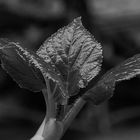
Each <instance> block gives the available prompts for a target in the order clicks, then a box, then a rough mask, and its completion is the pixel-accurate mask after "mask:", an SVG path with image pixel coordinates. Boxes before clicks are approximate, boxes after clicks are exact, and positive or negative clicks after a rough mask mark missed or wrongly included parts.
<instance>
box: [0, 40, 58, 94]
mask: <svg viewBox="0 0 140 140" xmlns="http://www.w3.org/2000/svg"><path fill="white" fill-rule="evenodd" d="M0 58H1V62H2V67H3V68H4V69H5V70H6V71H7V72H8V73H9V74H10V75H11V77H12V78H13V79H14V80H15V81H16V82H17V83H18V84H19V85H20V87H22V88H27V89H29V90H32V91H34V92H36V91H41V90H42V89H43V88H44V87H45V82H44V78H43V76H45V77H48V78H51V79H53V80H55V81H58V82H60V81H59V78H58V79H57V77H58V76H57V75H56V72H54V70H53V68H52V66H50V65H47V63H46V62H44V61H43V60H42V58H40V57H39V56H38V55H36V54H35V53H34V52H32V51H29V50H27V49H25V48H22V47H21V46H20V45H19V44H18V43H14V42H10V41H8V40H6V39H1V40H0ZM42 74H43V76H42Z"/></svg>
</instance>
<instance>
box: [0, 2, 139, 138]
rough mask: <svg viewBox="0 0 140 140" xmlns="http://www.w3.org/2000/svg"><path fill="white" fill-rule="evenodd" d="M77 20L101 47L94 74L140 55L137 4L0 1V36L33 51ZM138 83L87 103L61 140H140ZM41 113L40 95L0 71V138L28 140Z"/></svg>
mask: <svg viewBox="0 0 140 140" xmlns="http://www.w3.org/2000/svg"><path fill="white" fill-rule="evenodd" d="M78 16H81V17H82V21H83V24H84V26H85V27H86V28H87V29H88V30H89V31H90V32H91V33H92V34H93V35H94V36H95V38H96V40H98V42H100V43H101V44H102V46H103V56H104V61H103V65H102V70H101V72H100V74H99V76H101V75H102V74H103V73H105V72H106V71H107V70H109V69H110V68H112V67H114V66H116V65H117V64H119V63H120V62H122V61H123V60H125V59H127V58H129V57H131V56H133V55H134V54H136V53H140V1H139V0H0V38H3V37H6V38H9V39H11V40H13V41H17V42H20V44H21V45H22V46H23V47H24V46H25V47H28V48H30V49H32V50H35V51H36V50H37V49H38V48H39V46H40V45H41V44H42V43H43V41H44V40H45V39H46V38H47V37H49V36H50V35H51V34H52V33H54V32H56V31H57V30H58V29H59V28H61V27H63V26H64V25H67V24H68V23H69V22H71V21H72V20H73V19H74V18H75V17H78ZM92 82H94V80H93V81H92ZM139 85H140V77H139V76H137V77H135V78H133V79H131V80H129V81H124V82H121V83H119V84H117V85H116V89H115V94H114V96H113V98H111V99H110V100H109V101H106V102H104V103H102V104H101V105H99V106H93V105H91V104H90V103H88V104H86V106H85V107H84V108H83V109H82V110H81V112H80V114H79V115H78V116H77V118H76V119H75V120H74V122H73V123H72V125H71V127H70V128H69V130H68V131H67V132H66V134H65V135H64V137H63V138H62V140H71V139H73V140H125V139H126V140H139V139H140V86H139ZM90 86H92V83H90ZM81 92H82V91H81ZM44 114H45V103H44V99H43V96H42V94H41V93H32V92H30V91H28V90H25V89H20V88H19V87H18V85H17V84H16V83H15V82H14V81H13V80H12V79H11V77H10V76H9V75H7V74H6V72H5V71H3V70H2V68H1V67H0V139H1V140H10V139H13V140H27V139H29V138H30V137H32V136H33V135H34V133H35V132H36V130H37V128H38V127H39V125H40V123H41V121H42V120H43V117H44Z"/></svg>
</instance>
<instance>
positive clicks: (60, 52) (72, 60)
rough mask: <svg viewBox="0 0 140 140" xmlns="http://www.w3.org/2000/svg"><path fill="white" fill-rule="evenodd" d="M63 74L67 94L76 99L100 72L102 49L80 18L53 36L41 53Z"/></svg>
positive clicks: (46, 42)
mask: <svg viewBox="0 0 140 140" xmlns="http://www.w3.org/2000/svg"><path fill="white" fill-rule="evenodd" d="M37 54H38V55H39V56H40V57H42V58H43V59H44V60H45V61H46V62H47V63H48V62H51V64H52V65H55V67H56V69H57V70H58V71H59V72H60V74H61V75H62V77H61V80H62V81H63V85H64V87H65V91H66V92H65V95H66V96H72V95H74V94H76V93H77V90H78V89H79V88H83V87H85V86H86V85H87V84H88V82H89V81H90V80H92V79H93V78H94V77H95V76H96V75H97V74H98V72H99V71H100V66H101V62H102V48H101V45H100V44H99V43H97V41H95V39H94V37H93V36H92V35H91V34H90V33H89V32H88V31H87V30H86V29H85V28H84V27H83V25H82V23H81V19H80V18H77V19H75V20H74V21H73V22H72V23H70V24H69V25H68V26H66V27H64V28H62V29H60V30H58V31H57V32H56V33H55V34H53V35H52V36H51V37H49V38H48V39H47V40H46V41H45V43H44V44H43V45H42V46H41V47H40V49H39V50H38V51H37Z"/></svg>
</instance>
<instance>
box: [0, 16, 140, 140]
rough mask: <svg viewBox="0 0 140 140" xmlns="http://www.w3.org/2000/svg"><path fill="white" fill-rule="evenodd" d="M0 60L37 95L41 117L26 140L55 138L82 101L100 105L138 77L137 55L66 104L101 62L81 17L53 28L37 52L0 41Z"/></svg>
mask: <svg viewBox="0 0 140 140" xmlns="http://www.w3.org/2000/svg"><path fill="white" fill-rule="evenodd" d="M0 58H1V63H2V67H3V68H4V69H5V70H6V71H7V72H8V73H9V74H10V75H11V77H12V78H13V79H14V80H15V81H16V82H17V83H18V84H19V86H20V87H21V88H26V89H29V90H31V91H33V92H39V91H42V92H43V95H44V98H45V101H46V115H45V119H44V121H43V123H42V124H41V126H40V128H39V129H38V131H37V133H36V134H35V136H34V137H33V138H32V140H59V139H60V138H61V137H62V135H63V134H64V132H65V131H66V129H67V128H68V127H69V125H70V124H71V122H72V120H73V119H74V118H75V116H76V115H77V114H78V112H79V111H80V109H81V108H82V107H83V105H84V104H85V102H86V101H89V100H90V101H92V102H93V104H99V103H101V102H103V101H104V100H106V99H108V98H110V97H111V96H112V93H113V90H114V87H115V83H116V82H118V81H122V80H127V79H130V78H132V77H134V76H136V75H137V74H139V73H140V55H136V56H134V57H132V58H130V59H128V60H126V61H125V62H123V63H122V64H120V65H119V66H117V67H116V68H113V69H111V70H110V71H109V72H107V73H106V74H105V75H104V76H103V77H102V78H101V79H100V80H99V81H98V82H97V83H96V84H95V86H94V87H93V88H91V89H89V90H88V91H87V92H85V93H84V94H83V95H82V96H80V97H78V99H76V100H75V101H74V103H73V104H72V105H69V99H70V98H71V97H73V96H74V95H77V94H78V93H79V89H80V88H85V87H86V86H87V84H88V83H89V82H90V81H91V80H92V79H93V78H94V77H95V76H96V75H97V74H98V73H99V71H100V69H101V63H102V47H101V45H100V44H99V43H98V42H97V41H96V40H95V39H94V37H93V35H91V34H90V33H89V32H88V31H87V30H86V29H85V28H84V26H83V25H82V22H81V18H76V19H74V21H73V22H71V23H70V24H69V25H67V26H65V27H63V28H62V29H60V30H58V31H57V32H56V33H55V34H53V35H52V36H51V37H49V38H48V39H47V40H46V41H45V42H44V43H43V45H42V46H41V47H40V48H39V49H38V50H37V52H33V51H31V50H29V49H27V48H23V47H21V46H20V45H19V43H15V42H11V41H9V40H7V39H1V40H0ZM58 108H59V109H58Z"/></svg>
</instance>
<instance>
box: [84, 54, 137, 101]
mask: <svg viewBox="0 0 140 140" xmlns="http://www.w3.org/2000/svg"><path fill="white" fill-rule="evenodd" d="M138 74H140V54H138V55H135V56H133V57H131V58H129V59H127V60H126V61H124V62H122V63H121V64H120V65H118V66H117V67H115V68H113V69H111V70H110V71H108V72H107V73H106V74H105V75H103V77H102V78H101V80H99V82H98V83H97V84H96V85H95V87H93V88H92V89H90V90H89V91H87V93H86V94H85V95H84V96H83V98H84V99H88V100H92V101H93V103H94V104H98V103H100V102H103V101H104V100H106V99H108V98H110V97H111V96H112V95H113V90H114V88H115V83H116V82H119V81H122V80H129V79H130V78H133V77H135V76H136V75H138Z"/></svg>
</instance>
